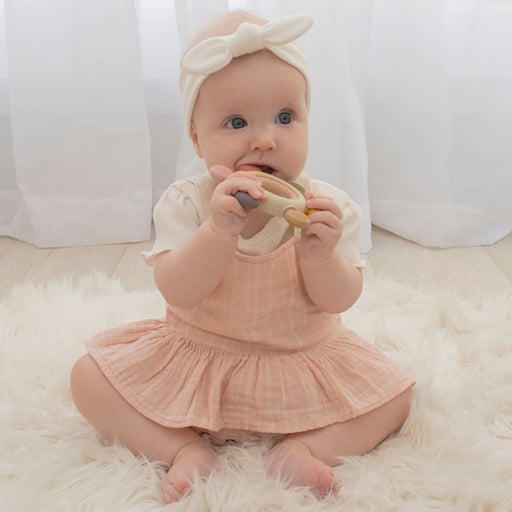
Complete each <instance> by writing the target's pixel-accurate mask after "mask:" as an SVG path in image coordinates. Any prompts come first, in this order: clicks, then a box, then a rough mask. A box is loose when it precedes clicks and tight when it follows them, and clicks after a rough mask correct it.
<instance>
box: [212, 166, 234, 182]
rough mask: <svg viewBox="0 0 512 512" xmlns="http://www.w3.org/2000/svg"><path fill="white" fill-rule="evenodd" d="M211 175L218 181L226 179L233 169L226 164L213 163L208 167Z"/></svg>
mask: <svg viewBox="0 0 512 512" xmlns="http://www.w3.org/2000/svg"><path fill="white" fill-rule="evenodd" d="M208 171H209V173H210V175H211V177H212V178H213V179H214V180H217V181H224V180H225V179H226V178H227V177H228V176H229V175H230V174H233V171H232V170H231V169H229V168H228V167H225V166H224V165H212V166H211V167H210V169H208Z"/></svg>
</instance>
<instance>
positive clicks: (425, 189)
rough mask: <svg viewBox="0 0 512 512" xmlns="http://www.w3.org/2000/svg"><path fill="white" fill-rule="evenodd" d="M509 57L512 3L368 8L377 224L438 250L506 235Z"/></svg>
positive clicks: (511, 136) (432, 0)
mask: <svg viewBox="0 0 512 512" xmlns="http://www.w3.org/2000/svg"><path fill="white" fill-rule="evenodd" d="M398 3H400V7H399V8H398ZM511 48H512V4H510V2H506V1H499V0H497V1H487V2H481V1H479V2H476V1H474V2H468V1H465V0H464V1H461V0H451V1H443V0H415V2H414V3H412V2H396V1H395V0H375V2H374V7H373V27H372V33H371V54H370V60H369V72H368V88H367V94H366V105H367V109H366V112H367V115H366V134H367V140H368V157H369V190H370V203H371V211H372V220H373V223H374V224H376V225H378V226H381V227H383V228H385V229H388V230H390V231H393V232H395V233H398V234H400V235H402V236H403V237H405V238H408V239H410V240H413V241H415V242H418V243H421V244H423V245H428V246H435V247H449V246H460V245H477V244H491V243H493V242H495V241H496V240H499V239H500V238H502V237H504V236H506V235H507V234H508V233H510V231H511V230H512V130H511V129H510V125H511V122H512V51H511Z"/></svg>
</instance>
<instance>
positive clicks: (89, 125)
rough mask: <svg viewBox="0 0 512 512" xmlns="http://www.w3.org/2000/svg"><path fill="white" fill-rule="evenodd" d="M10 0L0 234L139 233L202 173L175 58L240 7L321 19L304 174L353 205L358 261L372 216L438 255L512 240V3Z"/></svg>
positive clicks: (1, 52)
mask: <svg viewBox="0 0 512 512" xmlns="http://www.w3.org/2000/svg"><path fill="white" fill-rule="evenodd" d="M0 2H1V0H0ZM4 2H5V28H6V30H5V32H2V31H3V30H4V23H3V19H0V169H1V171H0V234H7V235H10V236H13V237H16V238H20V239H23V240H27V241H29V242H32V243H35V244H37V245H39V246H56V245H78V244H95V243H113V242H123V241H135V240H141V239H145V238H147V237H148V236H149V228H150V221H151V207H152V205H153V204H154V202H155V201H156V200H157V199H158V197H159V196H160V194H161V193H162V191H163V190H164V189H165V188H166V186H167V185H168V184H169V183H170V182H171V181H173V180H174V179H176V178H180V177H183V176H185V175H187V174H189V173H191V172H196V171H197V170H198V169H200V167H201V163H200V162H198V161H197V159H195V158H194V155H193V152H192V150H191V146H190V143H189V142H188V140H187V139H186V137H184V135H183V134H184V131H183V127H182V116H181V100H180V97H179V91H178V88H177V74H178V67H179V56H180V52H181V48H182V47H183V45H184V43H185V41H186V40H187V39H188V37H189V36H190V34H191V33H192V32H194V31H195V30H196V29H197V28H198V27H200V26H201V25H202V24H203V23H204V22H206V21H207V20H208V19H210V18H211V17H212V16H214V15H217V14H219V13H222V12H225V11H227V10H228V9H233V8H238V7H241V8H248V9H250V10H253V11H254V12H256V13H257V14H260V15H262V16H264V17H268V18H273V17H276V16H282V15H286V14H295V13H305V14H310V15H312V16H313V17H314V19H315V25H314V26H313V29H312V30H311V31H310V32H309V33H308V34H306V35H305V36H304V37H303V38H302V39H301V46H302V47H303V49H304V51H305V53H306V56H307V58H308V61H309V64H310V69H311V80H312V110H311V138H310V157H309V161H308V166H307V172H309V174H311V175H313V176H314V177H317V178H319V179H324V180H327V181H329V182H331V183H333V184H335V185H337V186H339V187H341V188H343V189H345V190H346V191H347V192H349V194H350V195H351V196H352V197H353V198H354V199H355V200H356V201H357V202H358V203H359V204H360V206H361V208H362V211H363V232H362V236H361V248H362V250H363V251H366V250H368V249H369V248H370V247H371V224H370V221H371V222H373V223H374V224H376V225H379V226H381V227H384V228H386V229H389V230H391V231H393V232H395V233H398V234H399V235H401V236H404V237H406V238H409V239H411V240H414V241H417V242H419V243H422V244H425V245H432V246H441V247H445V246H453V245H471V244H488V243H493V242H494V241H496V240H498V239H499V238H501V237H503V236H505V235H506V234H507V233H509V232H510V231H511V230H512V130H511V129H510V126H512V92H511V91H512V51H511V50H510V48H512V4H511V3H510V2H509V1H508V0H480V1H478V0H415V1H414V2H411V1H410V0H373V1H371V0H367V1H361V0H294V1H292V0H289V1H279V2H276V1H275V0H260V1H256V0H252V1H251V0H175V1H172V0H142V1H139V2H135V3H134V2H129V1H127V0H52V2H51V3H48V2H43V1H42V0H39V1H36V0H4ZM0 5H1V3H0ZM1 14H2V10H1V8H0V15H1Z"/></svg>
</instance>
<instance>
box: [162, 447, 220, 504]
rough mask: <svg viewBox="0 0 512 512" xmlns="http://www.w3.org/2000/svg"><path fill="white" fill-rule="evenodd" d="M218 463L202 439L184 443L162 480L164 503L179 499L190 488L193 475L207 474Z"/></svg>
mask: <svg viewBox="0 0 512 512" xmlns="http://www.w3.org/2000/svg"><path fill="white" fill-rule="evenodd" d="M217 465H218V455H217V454H216V453H215V452H214V451H213V450H212V448H211V447H210V446H209V445H207V444H206V443H205V442H204V441H202V440H200V441H194V442H192V443H189V444H186V445H185V446H184V447H183V448H182V449H181V450H180V451H179V452H178V453H177V455H176V457H175V458H174V461H173V463H172V466H171V467H170V469H169V471H168V472H167V476H166V478H165V482H164V489H163V490H164V500H165V502H166V503H173V502H175V501H179V500H180V499H181V498H183V496H186V495H187V494H189V493H190V492H191V490H192V482H193V479H194V475H195V474H197V475H199V476H208V475H209V474H210V473H211V472H212V471H213V470H214V469H215V467H216V466H217Z"/></svg>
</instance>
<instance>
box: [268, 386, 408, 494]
mask: <svg viewBox="0 0 512 512" xmlns="http://www.w3.org/2000/svg"><path fill="white" fill-rule="evenodd" d="M411 395H412V389H411V388H410V389H408V390H407V391H405V392H404V393H402V394H401V395H399V396H398V397H396V398H395V399H394V400H391V401H390V402H388V403H387V404H385V405H383V406H382V407H379V408H378V409H375V410H373V411H371V412H369V413H367V414H364V415H362V416H359V417H357V418H354V419H352V420H349V421H345V422H344V423H335V424H334V425H329V426H327V427H323V428H319V429H317V430H310V431H307V432H301V433H297V434H290V435H289V436H287V437H285V438H284V439H283V441H281V442H280V443H278V444H277V445H276V446H275V447H274V448H273V449H272V450H271V451H270V452H269V456H268V461H269V472H270V474H272V475H275V476H280V477H282V478H283V479H285V481H289V482H290V483H291V484H293V485H298V486H308V487H311V488H312V490H313V492H314V493H315V494H316V495H317V496H318V497H321V496H324V495H325V494H327V493H328V492H329V491H331V490H334V491H337V490H339V488H340V486H341V483H340V482H339V481H337V480H336V479H335V477H334V474H333V470H332V467H331V466H336V465H337V464H339V457H340V456H345V455H363V454H365V453H367V452H369V451H371V450H372V449H373V448H375V447H376V446H377V445H378V444H379V443H381V442H382V441H383V440H384V439H386V437H388V436H389V435H391V434H392V433H393V432H395V431H396V430H398V429H399V428H400V427H401V426H402V425H403V423H404V422H405V420H406V419H407V416H408V414H409V409H410V404H411Z"/></svg>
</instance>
